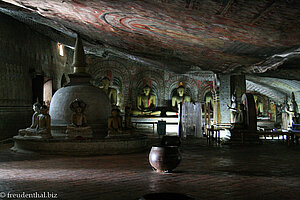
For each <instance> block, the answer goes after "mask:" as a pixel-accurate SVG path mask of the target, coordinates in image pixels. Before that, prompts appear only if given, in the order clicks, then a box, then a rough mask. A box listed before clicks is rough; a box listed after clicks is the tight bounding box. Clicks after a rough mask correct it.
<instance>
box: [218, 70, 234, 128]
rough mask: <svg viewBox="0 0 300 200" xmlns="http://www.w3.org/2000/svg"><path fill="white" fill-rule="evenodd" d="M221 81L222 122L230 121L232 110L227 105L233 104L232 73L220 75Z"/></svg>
mask: <svg viewBox="0 0 300 200" xmlns="http://www.w3.org/2000/svg"><path fill="white" fill-rule="evenodd" d="M219 81H220V87H219V92H220V115H221V120H220V121H221V123H230V110H229V109H228V107H227V105H230V104H231V100H230V99H231V98H230V75H219Z"/></svg>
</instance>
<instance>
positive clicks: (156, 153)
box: [149, 146, 181, 172]
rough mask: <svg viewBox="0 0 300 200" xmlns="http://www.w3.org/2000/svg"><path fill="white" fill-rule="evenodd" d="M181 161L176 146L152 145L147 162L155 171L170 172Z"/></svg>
mask: <svg viewBox="0 0 300 200" xmlns="http://www.w3.org/2000/svg"><path fill="white" fill-rule="evenodd" d="M180 161H181V154H180V152H179V150H178V147H177V146H153V147H152V148H151V151H150V154H149V162H150V164H151V166H152V167H153V168H154V169H155V170H156V171H157V172H170V171H172V170H173V169H175V168H176V167H177V166H178V165H179V163H180Z"/></svg>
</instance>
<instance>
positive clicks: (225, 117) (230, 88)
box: [216, 75, 246, 123]
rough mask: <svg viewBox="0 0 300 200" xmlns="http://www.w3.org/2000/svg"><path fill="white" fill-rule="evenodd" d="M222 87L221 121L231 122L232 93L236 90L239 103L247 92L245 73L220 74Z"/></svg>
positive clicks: (220, 88) (220, 91)
mask: <svg viewBox="0 0 300 200" xmlns="http://www.w3.org/2000/svg"><path fill="white" fill-rule="evenodd" d="M219 81H220V87H219V93H220V111H221V112H220V113H221V120H220V121H221V123H230V110H229V109H228V107H227V105H229V106H230V105H231V95H232V94H233V93H234V91H236V97H237V103H238V105H239V103H240V102H241V98H242V95H243V94H244V93H245V92H246V79H245V75H219ZM216 102H217V101H216Z"/></svg>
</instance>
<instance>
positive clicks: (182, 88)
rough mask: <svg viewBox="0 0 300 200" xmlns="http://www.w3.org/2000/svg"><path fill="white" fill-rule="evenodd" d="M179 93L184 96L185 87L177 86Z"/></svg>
mask: <svg viewBox="0 0 300 200" xmlns="http://www.w3.org/2000/svg"><path fill="white" fill-rule="evenodd" d="M177 93H178V96H180V97H183V95H184V93H185V88H184V87H183V86H182V85H181V86H179V87H178V88H177Z"/></svg>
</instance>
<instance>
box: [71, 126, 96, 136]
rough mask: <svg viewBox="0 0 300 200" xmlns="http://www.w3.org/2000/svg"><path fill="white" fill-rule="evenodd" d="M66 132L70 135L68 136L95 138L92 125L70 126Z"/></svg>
mask: <svg viewBox="0 0 300 200" xmlns="http://www.w3.org/2000/svg"><path fill="white" fill-rule="evenodd" d="M66 134H67V135H68V138H76V137H82V138H93V130H92V128H91V127H90V126H86V127H73V126H68V127H67V130H66Z"/></svg>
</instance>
